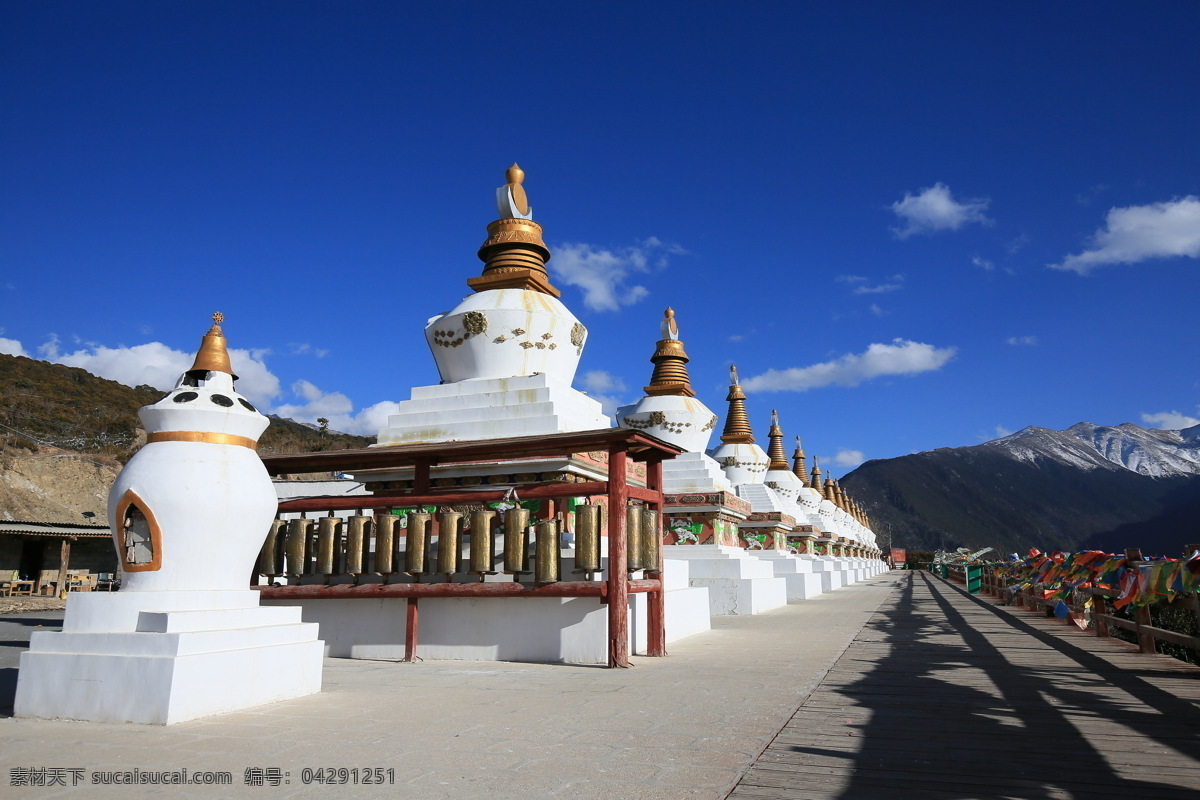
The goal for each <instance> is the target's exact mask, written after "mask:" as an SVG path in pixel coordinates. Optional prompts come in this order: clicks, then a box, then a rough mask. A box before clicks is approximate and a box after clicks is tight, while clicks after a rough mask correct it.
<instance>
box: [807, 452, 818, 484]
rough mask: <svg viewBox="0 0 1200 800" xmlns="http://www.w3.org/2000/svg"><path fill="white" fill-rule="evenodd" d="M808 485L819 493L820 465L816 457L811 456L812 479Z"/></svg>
mask: <svg viewBox="0 0 1200 800" xmlns="http://www.w3.org/2000/svg"><path fill="white" fill-rule="evenodd" d="M808 485H809V486H811V487H812V488H813V489H815V490H817V492H820V491H821V465H820V463H819V459H818V458H817V457H816V456H813V471H812V478H811V479H809V481H808Z"/></svg>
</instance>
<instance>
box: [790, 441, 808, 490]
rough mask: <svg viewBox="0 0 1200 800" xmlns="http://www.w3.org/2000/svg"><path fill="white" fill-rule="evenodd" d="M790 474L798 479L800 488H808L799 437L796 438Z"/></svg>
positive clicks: (802, 449)
mask: <svg viewBox="0 0 1200 800" xmlns="http://www.w3.org/2000/svg"><path fill="white" fill-rule="evenodd" d="M792 473H793V474H794V475H795V476H796V477H797V478H799V479H800V485H801V486H808V475H807V473H806V472H805V467H804V448H803V447H801V446H800V437H799V436H797V437H796V452H794V453H792Z"/></svg>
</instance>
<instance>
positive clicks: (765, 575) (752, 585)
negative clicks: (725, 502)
mask: <svg viewBox="0 0 1200 800" xmlns="http://www.w3.org/2000/svg"><path fill="white" fill-rule="evenodd" d="M663 554H664V556H665V557H667V558H672V559H675V558H686V559H687V560H688V562H689V566H690V567H691V584H692V586H696V587H704V588H706V589H708V600H709V609H710V610H711V612H712V613H713V614H714V615H717V616H725V615H731V614H761V613H762V612H764V611H770V610H772V609H775V608H779V607H781V606H785V605H787V583H786V581H785V580H784V579H783V578H777V577H775V569H774V567H772V565H771V563H770V562H768V561H765V560H763V559H759V558H755V557H754V556H752V555H749V554H748V553H747V552H746V551H745V550H744V549H742V548H740V547H727V546H724V545H670V546H668V547H664V548H663Z"/></svg>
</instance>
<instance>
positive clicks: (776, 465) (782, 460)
mask: <svg viewBox="0 0 1200 800" xmlns="http://www.w3.org/2000/svg"><path fill="white" fill-rule="evenodd" d="M767 436H768V438H769V439H770V444H768V445H767V458H769V459H770V460H771V461H770V463H769V464H768V465H767V469H768V470H773V469H781V470H783V471H784V472H787V468H788V463H787V453H786V452H785V451H784V449H783V429H782V428H780V427H779V412H778V411H776V410H774V409H772V410H771V430H770V432H769V433H768V434H767Z"/></svg>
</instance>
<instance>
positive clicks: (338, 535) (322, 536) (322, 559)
mask: <svg viewBox="0 0 1200 800" xmlns="http://www.w3.org/2000/svg"><path fill="white" fill-rule="evenodd" d="M341 539H342V521H341V520H340V519H338V518H337V517H321V519H319V520H318V521H317V573H318V574H320V575H326V576H328V575H333V574H334V573H335V572H337V562H338V555H339V554H340V551H341V549H342V548H341V544H342V541H341Z"/></svg>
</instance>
